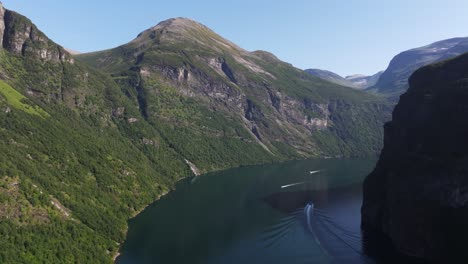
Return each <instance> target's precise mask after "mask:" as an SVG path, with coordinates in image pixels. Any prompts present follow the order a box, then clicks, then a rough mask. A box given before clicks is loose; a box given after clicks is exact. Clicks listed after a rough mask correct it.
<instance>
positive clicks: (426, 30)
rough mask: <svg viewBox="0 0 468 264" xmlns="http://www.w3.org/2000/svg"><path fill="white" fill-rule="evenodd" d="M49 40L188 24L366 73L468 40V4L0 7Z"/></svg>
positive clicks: (107, 44) (366, 0) (327, 1)
mask: <svg viewBox="0 0 468 264" xmlns="http://www.w3.org/2000/svg"><path fill="white" fill-rule="evenodd" d="M3 3H4V5H5V7H6V8H9V9H12V10H15V11H18V12H20V13H22V14H23V15H26V16H27V17H29V18H30V19H31V20H32V21H33V22H34V23H35V24H36V25H37V26H39V28H40V29H41V30H42V31H44V32H45V33H46V34H47V35H48V36H49V37H50V38H52V39H53V40H54V41H56V42H58V43H59V44H61V45H62V46H65V47H67V48H70V49H74V50H78V51H82V52H88V51H95V50H101V49H107V48H112V47H115V46H118V45H121V44H124V43H126V42H128V41H130V40H131V39H133V38H134V37H135V36H136V35H137V34H138V33H139V32H141V31H143V30H144V29H147V28H149V27H151V26H153V25H155V24H157V23H158V22H160V21H162V20H165V19H168V18H171V17H179V16H182V17H189V18H192V19H194V20H197V21H199V22H201V23H203V24H205V25H206V26H208V27H210V28H211V29H213V30H214V31H216V32H217V33H219V34H220V35H222V36H224V37H225V38H227V39H229V40H231V41H233V42H235V43H237V44H238V45H240V46H241V47H243V48H245V49H247V50H258V49H261V50H267V51H270V52H273V53H274V54H276V55H277V56H278V57H279V58H280V59H282V60H284V61H287V62H290V63H292V64H293V65H295V66H296V67H299V68H303V69H304V68H321V69H328V70H331V71H334V72H337V73H339V74H341V75H348V74H353V73H364V74H372V73H375V72H377V71H379V70H383V69H385V68H386V67H387V65H388V63H389V61H390V59H391V58H392V57H393V56H394V55H396V54H397V53H399V52H401V51H404V50H406V49H410V48H414V47H418V46H422V45H426V44H429V43H431V42H434V41H437V40H442V39H446V38H452V37H462V36H468V15H467V14H468V13H467V12H468V1H466V0H445V1H441V0H440V1H434V0H385V1H379V0H356V1H353V0H278V1H276V0H269V1H267V0H265V1H264V0H233V1H222V0H190V1H189V0H164V1H150V0H128V1H120V0H113V1H111V0H80V1H71V0H70V1H64V0H3Z"/></svg>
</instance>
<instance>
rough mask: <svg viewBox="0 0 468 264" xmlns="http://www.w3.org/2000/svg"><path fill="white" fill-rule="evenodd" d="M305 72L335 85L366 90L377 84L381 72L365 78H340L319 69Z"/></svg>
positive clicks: (360, 75) (362, 76)
mask: <svg viewBox="0 0 468 264" xmlns="http://www.w3.org/2000/svg"><path fill="white" fill-rule="evenodd" d="M305 72H307V73H309V74H311V75H313V76H316V77H318V78H320V79H323V80H326V81H329V82H332V83H336V84H339V85H342V86H347V87H352V88H356V89H366V88H369V87H371V86H373V85H375V84H376V83H377V80H378V79H379V77H380V75H381V74H382V72H378V73H376V74H374V75H371V76H366V75H362V74H356V75H350V76H346V77H344V78H343V77H342V76H340V75H338V74H336V73H334V72H331V71H327V70H320V69H307V70H305Z"/></svg>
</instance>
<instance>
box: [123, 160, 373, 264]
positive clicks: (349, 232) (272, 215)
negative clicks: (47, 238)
mask: <svg viewBox="0 0 468 264" xmlns="http://www.w3.org/2000/svg"><path fill="white" fill-rule="evenodd" d="M375 162H376V160H369V159H352V160H351V159H325V160H307V161H295V162H287V163H282V164H273V165H264V166H252V167H244V168H238V169H231V170H228V171H223V172H217V173H211V174H207V175H203V176H200V177H197V178H192V179H186V180H183V181H181V182H180V183H179V184H178V185H177V187H176V190H175V191H173V192H171V193H169V194H168V195H166V196H164V197H163V198H162V199H161V200H159V201H157V202H155V203H154V204H152V205H151V206H149V207H148V208H147V209H146V210H144V211H143V212H142V213H141V214H140V215H138V216H137V217H136V218H135V219H133V220H131V221H130V223H129V232H128V236H127V240H126V242H125V244H124V245H123V247H122V250H121V253H122V255H121V256H120V257H119V258H118V259H117V263H121V264H126V263H244V264H246V263H367V262H366V261H367V260H363V258H362V256H361V255H360V252H361V251H360V250H361V248H360V243H359V239H360V232H359V223H360V206H361V189H360V184H361V182H362V180H363V179H364V177H365V176H366V175H367V174H368V173H369V172H370V171H371V170H372V169H373V167H374V165H375ZM317 170H320V171H319V172H317V173H313V174H311V173H310V172H311V171H317ZM295 183H298V184H297V185H293V186H290V187H284V186H285V185H289V184H295ZM282 186H283V187H284V188H282ZM308 201H311V202H313V203H314V206H315V208H317V209H316V213H315V215H314V217H312V219H313V222H309V223H308V222H307V220H306V219H307V218H306V217H304V209H303V208H304V206H305V205H306V204H307V202H308Z"/></svg>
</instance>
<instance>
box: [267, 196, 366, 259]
mask: <svg viewBox="0 0 468 264" xmlns="http://www.w3.org/2000/svg"><path fill="white" fill-rule="evenodd" d="M298 227H302V228H298ZM300 229H302V232H301V233H306V234H307V235H309V236H310V237H311V238H312V239H313V240H314V241H315V244H317V245H319V247H320V249H321V251H322V253H325V254H326V255H327V256H328V257H329V259H330V260H331V263H374V261H373V260H372V259H370V258H369V257H367V256H366V255H365V254H364V253H363V240H362V237H361V233H360V231H352V230H351V229H349V228H346V227H344V226H342V225H340V224H338V223H337V222H336V221H335V220H334V219H333V217H331V216H330V215H329V214H328V213H327V212H326V211H324V210H321V209H319V208H316V207H315V205H314V204H313V203H311V202H310V203H308V204H307V205H306V206H305V207H304V208H301V209H298V210H296V211H293V212H291V213H290V214H289V215H288V216H286V217H284V218H283V219H281V221H280V222H279V223H277V224H275V225H273V226H271V227H269V228H267V229H266V230H265V231H264V234H263V239H262V240H263V241H264V246H265V247H274V246H276V245H279V244H280V243H291V240H294V237H295V236H296V238H297V236H298V234H297V233H298V231H299V232H300ZM304 231H305V232H304ZM288 241H289V242H288ZM302 241H307V240H302ZM309 241H310V240H309ZM303 243H307V242H303ZM309 244H310V243H309Z"/></svg>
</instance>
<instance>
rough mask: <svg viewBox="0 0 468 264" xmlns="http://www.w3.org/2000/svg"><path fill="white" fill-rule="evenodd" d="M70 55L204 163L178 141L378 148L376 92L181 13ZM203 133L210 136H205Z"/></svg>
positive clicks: (279, 149)
mask: <svg viewBox="0 0 468 264" xmlns="http://www.w3.org/2000/svg"><path fill="white" fill-rule="evenodd" d="M76 59H77V60H80V61H83V62H86V63H88V64H89V65H92V66H94V67H96V68H98V69H100V70H101V71H104V72H107V73H108V74H110V75H111V76H113V78H114V79H115V80H116V81H117V82H119V84H120V85H121V86H122V89H124V90H125V91H126V93H127V94H128V95H130V98H132V99H133V100H134V102H135V103H138V104H139V107H140V111H141V114H142V116H144V118H145V120H146V121H148V122H150V123H154V124H158V125H159V126H160V127H162V128H159V130H160V131H162V132H161V133H163V134H164V135H165V137H166V138H167V139H168V140H171V142H172V145H173V146H174V148H176V149H177V151H178V152H179V153H181V154H182V155H184V156H186V157H187V158H188V159H190V160H191V161H195V164H197V163H198V164H203V162H204V161H203V160H202V157H201V156H202V154H203V153H201V152H197V151H201V150H202V148H197V150H190V149H187V147H188V146H192V145H194V144H196V141H200V142H202V141H206V140H209V141H213V144H214V145H225V143H224V142H225V141H226V138H229V140H230V141H231V142H236V143H235V144H241V145H246V146H249V147H253V146H260V147H261V150H262V151H266V152H265V153H267V154H268V155H269V156H270V155H271V156H273V157H298V158H300V157H311V156H350V155H368V154H371V153H374V152H375V151H378V150H379V149H380V145H379V138H380V134H379V133H380V132H379V128H378V127H377V126H378V124H380V122H382V120H384V119H386V118H387V116H386V113H387V111H388V108H387V104H386V102H384V101H382V99H380V98H377V97H374V96H372V95H370V94H366V93H363V92H359V91H355V90H351V89H348V88H345V87H342V86H338V85H335V84H333V83H330V82H327V81H323V80H321V79H319V78H316V77H314V76H311V75H310V74H307V73H305V72H304V71H302V70H299V69H297V68H294V67H293V66H291V65H290V64H288V63H285V62H282V61H280V60H279V59H278V58H276V57H275V56H274V55H272V54H270V53H268V52H265V51H254V52H248V51H246V50H243V49H242V48H240V47H238V46H237V45H235V44H233V43H232V42H230V41H228V40H226V39H224V38H222V37H221V36H219V35H217V34H216V33H215V32H213V31H211V30H210V29H208V28H207V27H205V26H204V25H201V24H199V23H197V22H195V21H193V20H190V19H186V18H176V19H170V20H167V21H163V22H161V23H160V24H158V25H157V26H155V27H152V28H150V29H148V30H146V31H144V32H142V33H141V34H139V35H138V36H137V38H135V39H134V40H132V41H131V42H129V43H128V44H125V45H122V46H120V47H117V48H114V49H110V50H105V51H100V52H94V53H89V54H81V55H78V56H76ZM161 98H164V100H161ZM185 105H190V106H191V107H190V108H187V107H184V106H185ZM210 120H217V121H216V122H213V121H210ZM353 120H359V121H358V122H354V121H353ZM226 121H228V122H226ZM376 125H377V126H376ZM364 127H365V129H364ZM175 128H177V129H175ZM193 132H196V133H195V135H196V136H195V135H193ZM207 132H210V133H212V134H213V135H218V136H216V137H210V138H205V135H206V133H207ZM252 140H253V141H252ZM251 141H252V142H251ZM221 142H223V143H221ZM332 142H333V143H332ZM252 143H255V144H252ZM225 159H226V158H223V160H225ZM205 168H206V167H205Z"/></svg>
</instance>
